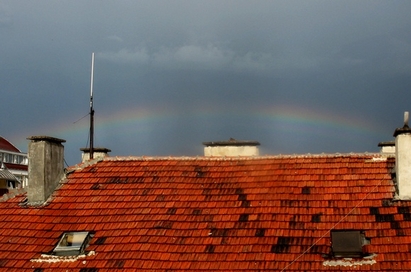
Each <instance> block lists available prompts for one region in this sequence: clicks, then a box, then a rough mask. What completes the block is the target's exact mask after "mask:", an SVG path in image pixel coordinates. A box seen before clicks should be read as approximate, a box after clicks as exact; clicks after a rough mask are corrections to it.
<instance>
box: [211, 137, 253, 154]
mask: <svg viewBox="0 0 411 272" xmlns="http://www.w3.org/2000/svg"><path fill="white" fill-rule="evenodd" d="M203 145H205V147H204V156H207V157H223V156H228V157H230V156H258V155H259V150H258V146H259V145H260V143H259V142H257V141H239V140H236V139H233V138H230V140H228V141H219V142H204V143H203Z"/></svg>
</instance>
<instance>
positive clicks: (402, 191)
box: [394, 112, 411, 200]
mask: <svg viewBox="0 0 411 272" xmlns="http://www.w3.org/2000/svg"><path fill="white" fill-rule="evenodd" d="M408 116H409V115H408V112H405V113H404V126H403V127H402V128H397V129H396V130H395V132H394V137H395V173H396V181H397V190H398V197H399V199H402V200H411V129H410V127H409V126H408Z"/></svg>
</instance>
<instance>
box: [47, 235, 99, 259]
mask: <svg viewBox="0 0 411 272" xmlns="http://www.w3.org/2000/svg"><path fill="white" fill-rule="evenodd" d="M90 238H91V233H90V232H89V231H68V232H64V233H63V235H62V236H61V238H60V240H59V242H58V243H57V245H56V246H55V248H54V250H53V254H54V255H57V256H74V255H81V254H84V249H85V248H86V247H87V245H88V242H89V240H90ZM70 240H71V241H70Z"/></svg>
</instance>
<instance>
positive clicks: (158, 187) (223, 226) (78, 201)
mask: <svg viewBox="0 0 411 272" xmlns="http://www.w3.org/2000/svg"><path fill="white" fill-rule="evenodd" d="M393 166H394V159H393V158H388V159H387V158H384V157H381V156H380V155H374V154H362V155H356V154H352V155H307V156H278V157H259V158H203V157H201V158H105V159H104V160H103V161H100V162H97V163H95V164H92V165H88V166H85V167H83V168H78V169H76V170H74V171H73V172H71V173H69V174H68V176H67V178H66V179H65V180H64V181H63V184H62V185H61V186H60V187H59V188H58V189H57V190H56V191H55V193H54V194H53V195H52V197H51V199H50V201H49V202H48V203H47V204H45V205H44V206H41V207H28V206H25V204H24V203H25V202H24V199H25V194H20V195H18V196H16V197H11V196H10V197H9V199H8V200H6V199H5V197H6V198H7V196H5V197H3V198H4V200H3V201H2V202H1V200H0V270H1V271H100V272H101V271H114V270H119V271H120V270H121V271H127V270H128V271H136V270H138V271H150V270H151V271H175V270H187V271H201V270H213V271H216V270H218V271H235V270H237V271H247V270H249V271H251V270H253V271H256V270H264V271H266V270H267V271H320V270H334V271H348V270H350V271H351V270H356V271H369V270H376V271H384V270H385V271H388V270H389V271H409V270H411V202H407V201H396V200H395V199H393V196H394V191H395V189H394V185H393V181H392V171H393V170H392V168H393ZM333 229H334V230H360V231H364V233H365V236H366V238H367V239H369V240H370V244H369V245H366V246H364V250H365V251H366V252H368V253H370V256H369V257H367V258H357V259H356V258H353V259H341V258H340V259H334V258H332V257H331V256H330V255H329V254H330V251H331V235H330V231H331V230H333ZM65 231H92V232H94V233H95V235H94V237H93V238H92V239H91V241H90V245H89V246H88V247H87V249H86V250H87V253H86V255H83V256H76V257H66V258H62V257H56V256H51V255H48V254H49V253H50V252H51V251H52V250H53V248H54V247H55V245H56V244H57V242H58V239H59V237H61V235H62V233H63V232H65ZM42 254H43V255H42Z"/></svg>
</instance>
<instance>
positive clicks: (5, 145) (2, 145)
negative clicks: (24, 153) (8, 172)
mask: <svg viewBox="0 0 411 272" xmlns="http://www.w3.org/2000/svg"><path fill="white" fill-rule="evenodd" d="M0 150H5V151H10V152H17V153H21V151H20V150H19V149H18V148H17V147H16V146H14V145H13V144H12V143H11V142H9V141H8V140H7V139H6V138H3V137H1V136H0Z"/></svg>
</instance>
